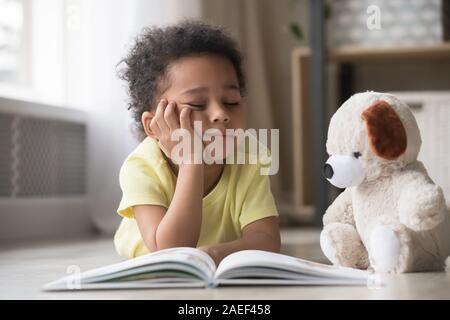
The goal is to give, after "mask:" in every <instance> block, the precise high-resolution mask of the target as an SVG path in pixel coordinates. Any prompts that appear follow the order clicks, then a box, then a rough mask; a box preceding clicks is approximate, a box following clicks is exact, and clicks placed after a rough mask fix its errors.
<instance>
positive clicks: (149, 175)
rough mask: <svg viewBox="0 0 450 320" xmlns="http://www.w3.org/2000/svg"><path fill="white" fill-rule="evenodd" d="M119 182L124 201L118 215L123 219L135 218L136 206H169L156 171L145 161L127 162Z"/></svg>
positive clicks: (136, 159)
mask: <svg viewBox="0 0 450 320" xmlns="http://www.w3.org/2000/svg"><path fill="white" fill-rule="evenodd" d="M119 181H120V188H121V189H122V199H121V201H120V204H119V208H118V209H117V213H118V214H119V215H121V216H122V217H126V218H134V212H133V206H135V205H159V206H163V207H166V208H167V207H168V206H169V204H168V200H167V198H166V195H165V194H164V191H163V189H162V185H161V182H160V180H159V178H158V175H157V174H156V172H155V169H154V168H153V167H151V166H150V165H149V164H147V163H146V162H145V161H144V160H143V159H141V158H139V157H130V158H128V159H127V160H125V162H124V163H123V165H122V167H121V169H120V173H119Z"/></svg>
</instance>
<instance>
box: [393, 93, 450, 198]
mask: <svg viewBox="0 0 450 320" xmlns="http://www.w3.org/2000/svg"><path fill="white" fill-rule="evenodd" d="M393 94H395V95H396V96H397V97H398V98H399V99H401V100H403V101H405V102H406V103H407V104H408V105H409V106H410V108H411V110H412V111H413V113H414V116H415V117H416V120H417V124H418V125H419V128H420V132H421V135H422V148H421V151H420V153H419V160H420V161H422V162H423V163H424V164H425V167H426V168H427V170H428V173H429V175H430V177H431V178H432V179H433V181H434V182H435V183H436V184H437V185H439V186H441V187H442V189H443V191H444V194H445V198H446V200H447V203H448V204H450V92H394V93H393Z"/></svg>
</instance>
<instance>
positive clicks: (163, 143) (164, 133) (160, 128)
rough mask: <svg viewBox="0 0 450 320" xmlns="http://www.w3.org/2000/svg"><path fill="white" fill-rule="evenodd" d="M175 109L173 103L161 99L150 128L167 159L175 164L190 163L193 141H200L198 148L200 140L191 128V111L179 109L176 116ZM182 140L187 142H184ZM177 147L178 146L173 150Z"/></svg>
mask: <svg viewBox="0 0 450 320" xmlns="http://www.w3.org/2000/svg"><path fill="white" fill-rule="evenodd" d="M176 108H177V105H176V102H175V101H170V102H168V101H167V100H165V99H162V100H161V101H160V103H159V104H158V107H157V108H156V113H155V117H154V118H153V119H152V120H151V122H150V128H151V129H152V130H153V132H154V133H155V135H156V137H157V139H158V145H159V146H160V148H161V150H163V152H164V153H165V154H166V156H167V157H168V158H170V159H171V160H172V161H173V162H174V163H176V164H181V163H192V162H193V160H194V158H193V154H194V139H200V146H202V143H201V138H199V137H198V135H196V134H195V132H194V129H193V127H192V121H191V109H189V108H187V107H186V108H183V109H181V111H180V115H179V116H178V115H177V113H176ZM184 139H188V141H187V142H185V141H184ZM177 145H179V146H178V147H177V149H175V147H176V146H177ZM197 145H198V143H197ZM188 146H190V148H189V147H188ZM180 149H182V151H180ZM173 151H175V152H173ZM199 151H202V150H199ZM200 159H201V155H200Z"/></svg>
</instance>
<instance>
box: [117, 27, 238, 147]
mask: <svg viewBox="0 0 450 320" xmlns="http://www.w3.org/2000/svg"><path fill="white" fill-rule="evenodd" d="M198 54H213V55H221V56H224V57H225V58H227V59H229V61H230V62H231V63H232V65H233V67H234V69H235V71H236V75H237V79H238V83H239V88H240V93H241V96H244V95H245V90H246V87H245V76H244V72H243V67H242V65H243V55H242V54H241V52H240V50H239V49H238V45H237V43H236V41H235V40H234V39H233V38H232V37H231V36H230V35H229V34H228V33H227V32H226V31H225V30H224V29H223V28H221V27H215V26H211V25H208V24H206V23H204V22H200V21H196V20H183V21H181V22H179V23H176V24H174V25H170V26H165V27H156V26H155V27H146V28H144V29H143V31H142V32H141V33H140V34H139V35H138V36H137V37H136V38H135V42H134V46H133V47H132V48H131V50H130V52H129V53H128V55H127V56H126V57H125V58H124V59H122V60H121V61H120V62H119V63H118V65H120V64H122V63H125V67H123V68H122V69H120V70H119V72H118V76H119V78H120V79H122V80H125V81H126V82H127V85H128V88H127V89H128V95H129V97H130V101H129V104H128V110H131V112H132V116H133V119H134V122H135V128H134V129H135V131H136V134H137V136H138V139H140V140H141V139H143V138H144V137H145V132H144V128H143V126H142V123H141V117H142V114H143V113H144V112H145V111H151V110H152V108H154V106H156V105H157V100H158V96H159V95H160V93H161V92H162V90H163V88H164V87H165V86H166V85H167V80H168V79H167V78H168V77H167V71H168V67H169V65H170V63H172V62H174V61H176V60H177V59H180V58H182V57H186V56H193V55H198Z"/></svg>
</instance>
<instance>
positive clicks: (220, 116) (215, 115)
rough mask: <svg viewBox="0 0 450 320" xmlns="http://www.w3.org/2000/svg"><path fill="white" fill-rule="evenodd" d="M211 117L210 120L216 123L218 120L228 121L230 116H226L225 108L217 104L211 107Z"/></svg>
mask: <svg viewBox="0 0 450 320" xmlns="http://www.w3.org/2000/svg"><path fill="white" fill-rule="evenodd" d="M211 119H212V122H214V123H218V122H223V123H227V122H229V121H230V117H229V116H228V113H227V112H226V110H224V108H223V107H222V106H219V105H216V106H214V107H213V109H212V114H211Z"/></svg>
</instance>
